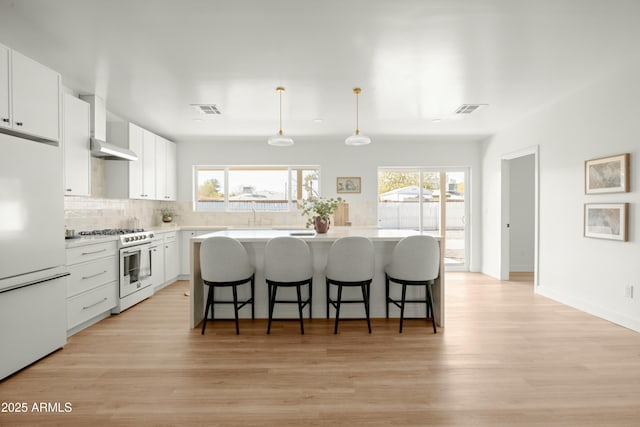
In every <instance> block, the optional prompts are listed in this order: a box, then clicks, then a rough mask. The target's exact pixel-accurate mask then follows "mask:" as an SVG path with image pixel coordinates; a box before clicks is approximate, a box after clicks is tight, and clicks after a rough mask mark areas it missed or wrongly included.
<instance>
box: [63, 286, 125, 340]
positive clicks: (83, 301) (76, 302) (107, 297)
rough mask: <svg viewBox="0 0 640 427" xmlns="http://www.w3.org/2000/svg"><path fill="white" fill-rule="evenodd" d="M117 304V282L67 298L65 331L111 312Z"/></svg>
mask: <svg viewBox="0 0 640 427" xmlns="http://www.w3.org/2000/svg"><path fill="white" fill-rule="evenodd" d="M117 303H118V284H117V282H112V283H107V284H105V285H102V286H98V287H97V288H95V289H92V290H90V291H87V292H84V293H82V294H80V295H76V296H75V297H71V298H67V330H69V329H72V328H74V327H75V326H78V325H80V324H82V323H84V322H86V321H88V320H91V319H93V318H94V317H96V316H98V315H100V314H102V313H104V312H111V309H112V308H113V307H115V306H116V304H117Z"/></svg>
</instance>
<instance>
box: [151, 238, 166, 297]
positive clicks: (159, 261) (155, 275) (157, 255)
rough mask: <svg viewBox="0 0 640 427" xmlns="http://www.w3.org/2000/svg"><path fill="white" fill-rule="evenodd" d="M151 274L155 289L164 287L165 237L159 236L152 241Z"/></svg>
mask: <svg viewBox="0 0 640 427" xmlns="http://www.w3.org/2000/svg"><path fill="white" fill-rule="evenodd" d="M150 250H151V274H152V276H151V277H152V283H153V288H154V291H157V290H158V289H160V288H162V287H163V286H164V282H165V274H164V239H163V238H158V239H156V240H154V241H153V242H152V243H151V248H150Z"/></svg>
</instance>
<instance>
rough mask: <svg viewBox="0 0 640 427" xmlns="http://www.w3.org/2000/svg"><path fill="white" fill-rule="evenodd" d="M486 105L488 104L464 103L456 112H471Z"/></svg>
mask: <svg viewBox="0 0 640 427" xmlns="http://www.w3.org/2000/svg"><path fill="white" fill-rule="evenodd" d="M484 105H487V104H462V105H461V106H459V107H458V108H457V109H456V114H471V113H473V112H474V111H476V110H477V109H478V108H480V107H482V106H484Z"/></svg>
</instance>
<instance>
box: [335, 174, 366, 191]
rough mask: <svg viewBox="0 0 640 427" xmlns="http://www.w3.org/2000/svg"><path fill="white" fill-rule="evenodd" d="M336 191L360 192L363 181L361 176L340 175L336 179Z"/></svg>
mask: <svg viewBox="0 0 640 427" xmlns="http://www.w3.org/2000/svg"><path fill="white" fill-rule="evenodd" d="M336 191H337V192H338V193H360V192H361V191H362V181H361V179H360V177H359V176H339V177H338V178H337V179H336Z"/></svg>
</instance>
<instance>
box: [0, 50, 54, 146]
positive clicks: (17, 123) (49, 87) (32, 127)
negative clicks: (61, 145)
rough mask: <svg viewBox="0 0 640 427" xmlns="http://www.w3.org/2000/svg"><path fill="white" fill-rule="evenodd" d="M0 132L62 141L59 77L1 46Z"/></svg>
mask: <svg viewBox="0 0 640 427" xmlns="http://www.w3.org/2000/svg"><path fill="white" fill-rule="evenodd" d="M0 131H2V132H5V133H10V134H13V135H17V136H22V137H25V138H29V139H35V140H39V141H53V142H58V141H59V140H60V74H58V73H56V72H55V71H53V70H51V69H49V68H47V67H45V66H44V65H42V64H39V63H37V62H36V61H34V60H32V59H30V58H27V57H26V56H24V55H22V54H21V53H19V52H16V51H15V50H11V49H9V48H7V47H6V46H2V45H0Z"/></svg>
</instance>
